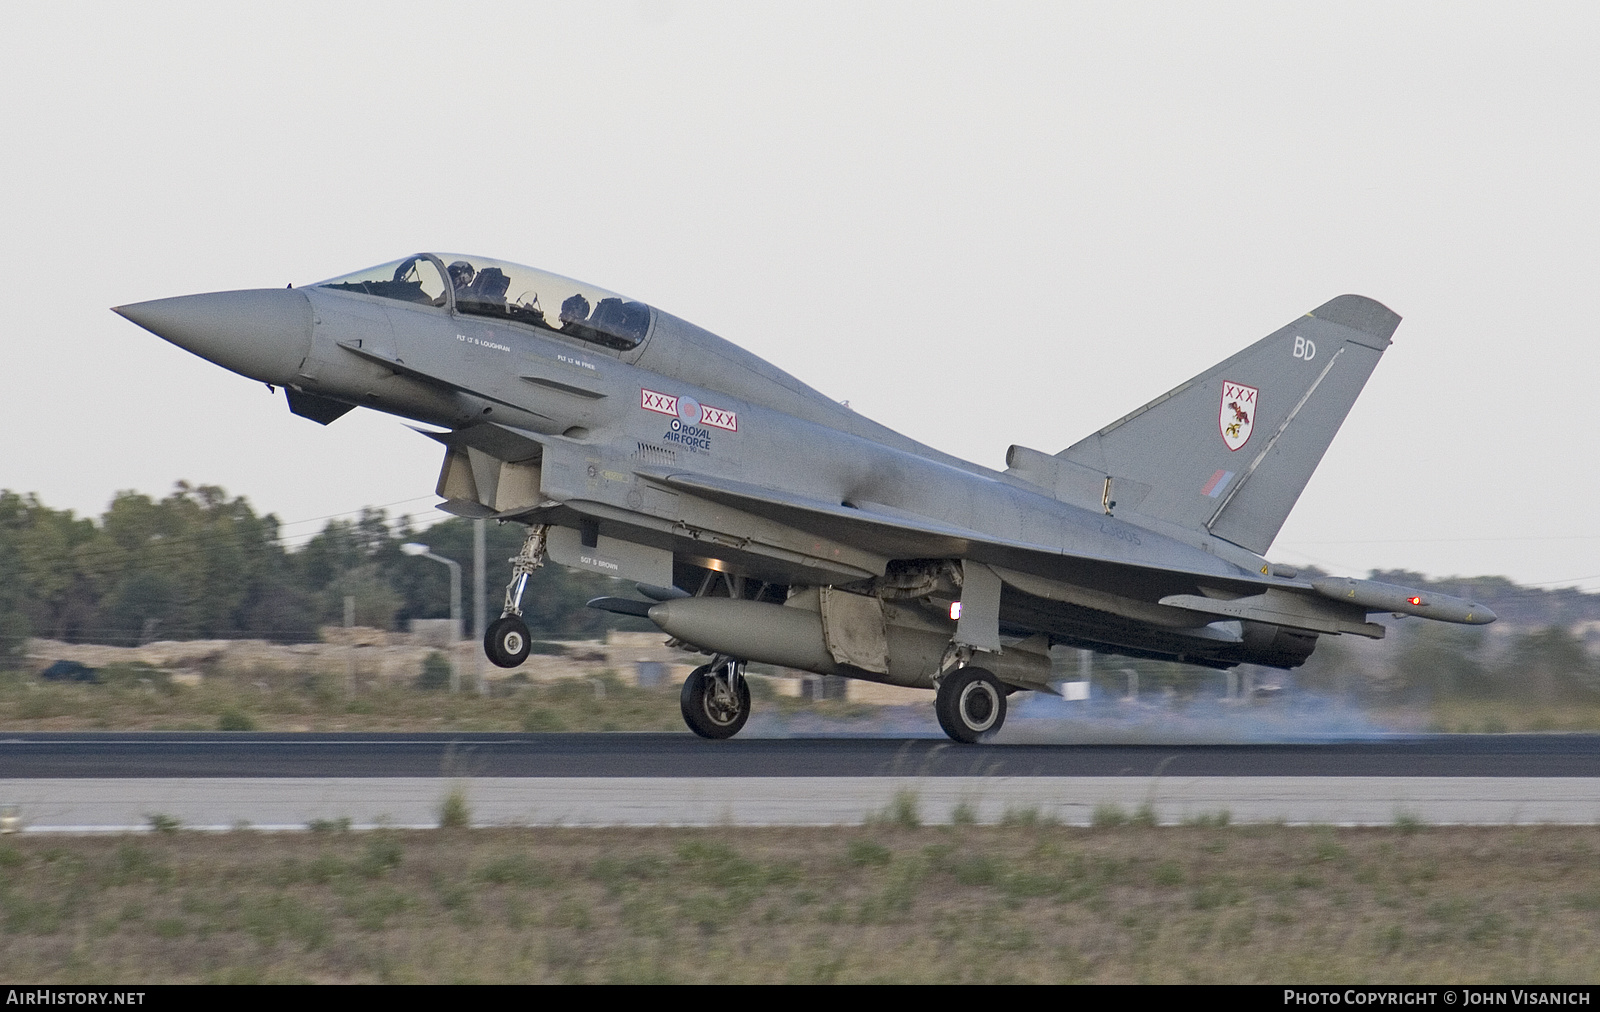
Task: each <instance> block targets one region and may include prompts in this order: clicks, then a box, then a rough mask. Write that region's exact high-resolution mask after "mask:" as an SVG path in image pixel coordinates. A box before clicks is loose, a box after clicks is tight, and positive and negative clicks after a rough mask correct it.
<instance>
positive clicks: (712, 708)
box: [678, 664, 750, 740]
mask: <svg viewBox="0 0 1600 1012" xmlns="http://www.w3.org/2000/svg"><path fill="white" fill-rule="evenodd" d="M716 689H717V679H715V678H712V677H711V665H709V664H707V665H704V666H702V667H698V668H695V669H694V670H693V671H691V672H689V677H688V678H686V679H684V682H683V692H682V693H681V694H680V695H679V696H678V705H679V707H680V708H681V709H682V710H683V722H684V723H685V724H688V725H689V730H691V731H693V732H694V733H695V734H698V735H699V736H700V737H702V738H712V739H719V740H720V739H722V738H732V737H733V736H734V735H736V734H738V733H739V729H740V728H742V727H744V722H745V721H747V720H749V719H750V686H749V685H747V684H745V680H744V679H743V678H740V679H739V680H738V681H737V683H736V684H735V688H734V693H733V698H732V699H728V698H726V697H725V696H718V694H717V692H716Z"/></svg>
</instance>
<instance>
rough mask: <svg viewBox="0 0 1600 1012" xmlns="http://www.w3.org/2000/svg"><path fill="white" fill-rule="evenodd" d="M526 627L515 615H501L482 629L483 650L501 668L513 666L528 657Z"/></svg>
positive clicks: (529, 642) (528, 645)
mask: <svg viewBox="0 0 1600 1012" xmlns="http://www.w3.org/2000/svg"><path fill="white" fill-rule="evenodd" d="M532 645H533V643H532V641H531V640H530V639H529V638H528V627H527V625H525V624H524V623H523V621H522V619H520V618H518V617H517V616H515V615H502V616H500V617H499V618H497V619H495V620H494V621H493V622H490V623H489V628H487V629H485V630H484V631H483V652H484V653H485V654H487V655H488V656H489V660H491V661H493V662H494V663H495V664H497V665H499V666H500V667H502V668H514V667H516V666H517V665H518V664H521V663H522V662H523V661H525V660H527V659H528V648H529V647H530V646H532Z"/></svg>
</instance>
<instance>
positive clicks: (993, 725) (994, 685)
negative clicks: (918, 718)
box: [933, 668, 1006, 745]
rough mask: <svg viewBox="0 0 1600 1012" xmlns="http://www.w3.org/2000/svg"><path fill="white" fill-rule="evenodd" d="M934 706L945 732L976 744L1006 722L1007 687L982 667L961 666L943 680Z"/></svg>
mask: <svg viewBox="0 0 1600 1012" xmlns="http://www.w3.org/2000/svg"><path fill="white" fill-rule="evenodd" d="M933 710H934V712H935V713H936V714H938V715H939V726H940V727H942V728H944V733H945V734H947V735H949V736H950V737H951V738H954V739H955V740H956V741H959V742H961V743H962V744H964V745H972V744H976V743H977V742H978V741H979V740H981V739H982V738H984V737H985V736H987V735H991V734H993V733H995V732H996V731H998V730H1000V725H1001V724H1004V723H1005V722H1006V687H1005V686H1004V685H1001V684H1000V680H999V679H997V678H995V677H994V676H993V675H991V674H990V673H989V672H987V671H985V670H983V669H982V668H961V669H960V670H958V671H952V672H951V673H950V674H949V675H947V676H946V677H945V679H944V681H942V682H940V683H939V692H938V695H936V696H935V697H934V700H933Z"/></svg>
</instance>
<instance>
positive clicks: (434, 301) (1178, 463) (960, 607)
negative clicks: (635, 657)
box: [116, 253, 1494, 742]
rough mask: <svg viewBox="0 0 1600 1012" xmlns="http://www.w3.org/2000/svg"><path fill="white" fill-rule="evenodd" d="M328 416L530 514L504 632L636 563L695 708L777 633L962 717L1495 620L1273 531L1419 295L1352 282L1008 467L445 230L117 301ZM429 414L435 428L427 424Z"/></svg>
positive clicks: (469, 502) (463, 507) (732, 688)
mask: <svg viewBox="0 0 1600 1012" xmlns="http://www.w3.org/2000/svg"><path fill="white" fill-rule="evenodd" d="M116 312H118V313H120V314H121V315H123V316H124V317H126V318H127V319H129V320H131V321H133V322H134V323H136V324H138V325H139V326H141V327H144V328H145V329H147V330H149V331H151V332H152V333H154V334H156V335H158V336H160V337H162V338H165V339H166V340H168V341H170V342H172V343H173V344H176V345H178V346H179V347H182V348H185V349H187V350H189V351H191V352H193V353H194V354H196V355H199V356H201V357H202V358H205V359H208V360H210V361H212V362H215V363H216V364H218V365H220V366H223V367H225V368H227V369H231V370H233V371H234V372H237V373H240V374H242V375H244V376H247V377H250V378H252V379H256V380H259V381H261V382H264V383H266V384H268V385H269V386H281V387H283V388H284V390H285V393H286V394H287V397H288V403H289V410H290V411H292V412H294V413H295V414H297V415H302V416H304V417H306V418H309V419H311V420H313V421H316V422H320V423H322V424H324V425H326V424H328V423H330V422H333V421H334V420H336V419H338V418H339V417H340V416H341V415H343V414H345V413H346V412H348V411H350V410H351V409H352V408H355V407H367V408H376V409H377V410H379V411H386V412H389V413H391V414H395V415H400V416H402V417H404V418H408V419H412V420H414V421H417V422H421V423H424V424H426V425H427V426H430V427H431V428H430V430H428V431H426V432H425V433H424V434H425V435H427V436H430V437H431V438H433V439H436V440H438V441H439V442H440V443H442V444H443V446H444V463H443V466H442V467H441V469H440V472H439V479H438V485H437V492H438V494H439V496H440V497H442V499H443V500H444V501H443V502H442V503H440V504H439V508H440V509H443V510H446V511H448V512H450V513H453V514H455V515H457V516H463V517H488V518H493V519H495V520H500V521H511V522H515V523H520V524H524V525H526V526H527V528H528V533H527V538H526V540H525V542H524V544H523V546H522V550H521V551H520V553H519V554H518V555H517V557H516V558H514V559H513V560H512V580H511V583H510V586H508V587H507V589H506V594H505V607H504V610H503V612H502V614H501V617H500V618H499V619H498V620H497V621H495V622H494V623H493V624H492V625H490V627H489V629H488V630H487V633H486V635H485V638H484V648H485V650H486V652H487V653H488V656H489V658H490V659H491V660H492V661H493V662H494V663H495V664H498V665H500V666H502V667H515V666H516V665H518V664H520V663H522V661H523V660H524V659H525V658H526V657H527V655H528V647H529V635H528V629H527V626H526V625H525V624H524V623H523V620H522V618H521V614H522V599H523V593H524V590H525V588H526V586H527V581H528V576H529V574H531V573H532V572H533V571H534V569H536V568H537V567H539V566H541V565H542V564H544V562H545V561H546V560H547V559H548V560H550V561H553V562H556V563H559V564H561V565H564V566H570V567H573V568H577V569H583V570H588V571H591V572H597V573H604V574H606V575H608V576H613V577H619V578H622V579H624V580H627V581H629V582H631V583H633V584H634V585H635V586H636V589H637V596H629V597H606V598H600V599H597V600H595V601H591V602H590V604H591V606H593V607H596V608H602V609H606V610H609V611H612V612H618V613H621V614H626V615H638V616H643V617H645V618H648V619H649V620H650V621H651V622H653V623H655V624H656V625H657V626H659V627H660V628H661V630H662V631H663V632H664V633H666V634H667V635H668V636H670V637H672V638H673V639H674V640H675V641H676V642H677V643H678V644H680V645H683V646H686V647H688V648H691V649H694V650H698V651H700V652H701V653H703V654H705V655H709V656H710V658H711V660H710V662H709V663H706V664H704V665H702V666H700V667H698V668H697V669H696V670H695V671H694V672H693V673H692V674H691V675H690V676H689V678H688V680H687V681H686V682H684V685H683V693H682V708H683V717H684V720H685V722H686V723H687V724H688V725H689V727H690V729H691V730H693V731H694V732H695V733H696V734H699V735H702V736H704V737H707V738H728V737H731V736H733V735H734V734H736V733H738V731H739V729H740V728H741V727H743V726H744V723H745V720H746V719H747V718H748V716H749V714H750V691H749V688H748V687H747V685H746V682H745V675H744V669H745V665H746V663H747V662H765V663H770V664H777V665H782V666H785V667H789V668H797V669H800V670H802V671H810V672H816V673H819V674H828V675H843V676H845V677H847V678H864V679H869V680H872V681H877V682H887V683H890V684H893V685H902V686H915V687H920V688H931V689H933V690H935V710H936V712H937V714H938V719H939V723H940V725H941V726H942V727H943V728H944V730H945V732H946V733H947V734H948V735H949V736H950V737H951V738H954V739H955V740H957V741H960V742H976V741H978V740H980V739H981V738H983V737H985V736H987V735H989V734H991V733H992V732H994V731H996V730H998V729H999V727H1000V725H1001V723H1002V722H1003V721H1004V720H1005V715H1006V697H1007V695H1009V694H1010V693H1011V692H1013V691H1014V690H1016V689H1032V690H1045V691H1049V689H1050V687H1051V684H1052V675H1051V667H1050V656H1049V651H1050V648H1051V647H1052V646H1054V645H1066V646H1068V647H1075V648H1079V649H1089V650H1095V651H1100V652H1103V653H1111V654H1123V655H1127V656H1130V657H1143V658H1158V659H1163V660H1171V661H1181V662H1183V663H1186V664H1199V665H1205V666H1208V667H1213V668H1228V667H1231V666H1233V665H1236V664H1262V665H1268V666H1271V667H1278V668H1293V667H1296V666H1298V665H1300V664H1302V663H1304V661H1305V660H1306V658H1307V657H1309V656H1311V652H1312V650H1314V649H1315V647H1316V645H1317V638H1318V637H1319V636H1340V635H1355V636H1368V637H1372V638H1374V639H1378V638H1381V637H1382V636H1383V634H1384V627H1383V626H1382V625H1379V624H1377V623H1374V622H1371V621H1369V620H1368V619H1369V616H1371V615H1372V614H1374V613H1394V614H1397V615H1414V616H1418V617H1421V618H1428V619H1435V620H1438V621H1443V622H1458V623H1466V624H1471V625H1477V624H1483V623H1487V622H1492V621H1494V615H1493V613H1492V612H1490V611H1489V609H1487V608H1485V607H1483V606H1482V605H1479V604H1475V603H1473V602H1470V601H1464V600H1460V599H1457V598H1451V597H1446V596H1444V595H1441V594H1434V593H1430V592H1424V591H1417V590H1411V589H1407V588H1403V587H1397V586H1392V585H1389V584H1384V583H1378V582H1374V581H1370V580H1355V579H1343V578H1331V577H1319V578H1315V579H1312V578H1308V577H1306V576H1302V575H1301V574H1300V573H1299V572H1297V571H1296V570H1295V569H1294V568H1292V567H1289V566H1283V565H1276V564H1273V563H1269V562H1268V561H1267V560H1266V559H1265V558H1264V557H1263V556H1264V553H1266V551H1267V550H1268V548H1269V547H1270V546H1271V544H1272V541H1273V539H1274V538H1275V537H1276V536H1277V534H1278V530H1279V529H1280V528H1281V527H1282V526H1283V522H1284V520H1285V518H1286V517H1287V516H1288V515H1289V510H1290V509H1291V508H1293V506H1294V504H1295V500H1296V499H1298V498H1299V496H1300V492H1301V490H1302V489H1303V488H1304V487H1305V485H1306V482H1307V481H1308V480H1309V479H1310V477H1311V473H1312V471H1313V470H1314V469H1315V468H1316V466H1317V463H1318V462H1319V461H1320V460H1321V459H1322V455H1323V453H1324V452H1325V451H1326V450H1327V448H1328V444H1329V443H1330V442H1331V441H1332V439H1333V436H1334V433H1336V432H1337V431H1338V429H1339V426H1340V425H1341V424H1342V423H1343V421H1344V418H1345V415H1346V414H1347V413H1348V412H1349V410H1350V406H1351V405H1352V404H1353V403H1354V402H1355V399H1356V396H1357V395H1358V394H1359V393H1360V392H1361V388H1362V387H1363V386H1364V385H1365V383H1366V381H1367V377H1368V376H1369V375H1371V373H1372V370H1373V368H1374V367H1375V366H1377V364H1378V359H1379V358H1381V357H1382V356H1383V352H1384V349H1386V348H1387V347H1388V346H1389V343H1390V339H1391V337H1392V335H1393V334H1394V331H1395V328H1396V327H1397V326H1398V325H1399V322H1400V317H1398V316H1397V315H1395V314H1394V313H1393V312H1391V311H1390V310H1389V309H1387V308H1386V307H1384V306H1382V305H1380V304H1379V303H1377V302H1374V301H1373V300H1371V299H1367V298H1362V297H1361V296H1357V295H1342V296H1340V297H1338V298H1336V299H1334V300H1333V301H1331V302H1328V303H1327V304H1325V305H1322V306H1319V307H1318V308H1316V309H1314V310H1312V311H1311V312H1309V313H1307V314H1306V315H1305V316H1303V317H1301V318H1299V319H1297V320H1295V321H1294V322H1292V323H1290V324H1289V325H1288V326H1286V327H1284V328H1282V329H1281V330H1278V331H1276V332H1275V333H1273V334H1271V335H1269V336H1267V337H1265V338H1263V339H1261V340H1260V341H1257V342H1256V343H1254V344H1252V345H1250V346H1249V347H1247V348H1245V349H1244V350H1243V351H1240V352H1239V353H1238V354H1236V355H1233V356H1231V357H1229V358H1227V359H1224V360H1223V361H1222V362H1221V363H1219V364H1218V365H1216V366H1214V367H1212V368H1210V369H1207V370H1206V371H1205V372H1203V373H1201V374H1200V375H1198V376H1196V377H1194V378H1193V379H1191V380H1189V381H1188V382H1186V383H1183V384H1181V385H1179V386H1178V387H1176V388H1174V389H1172V390H1170V391H1168V392H1167V393H1164V394H1162V395H1161V396H1159V397H1157V398H1156V399H1154V400H1152V401H1151V402H1150V403H1148V404H1146V405H1145V406H1144V407H1142V408H1139V409H1138V410H1136V411H1134V412H1132V413H1130V414H1128V415H1126V416H1124V417H1122V418H1119V419H1117V420H1116V421H1114V422H1112V423H1111V424H1110V425H1107V426H1106V427H1105V428H1103V429H1100V430H1099V431H1098V432H1094V433H1091V434H1090V435H1088V436H1086V437H1085V438H1083V439H1081V440H1079V441H1078V442H1076V443H1074V444H1073V445H1071V446H1069V447H1067V448H1066V449H1064V450H1061V451H1060V452H1057V453H1047V452H1043V451H1040V450H1032V449H1029V448H1027V447H1025V446H1012V447H1011V448H1010V449H1009V450H1008V451H1007V453H1006V465H1007V467H1006V470H1004V471H994V470H990V469H988V468H984V467H980V466H978V465H976V464H971V463H968V462H966V461H964V460H960V459H958V458H956V457H952V456H950V455H948V454H945V453H941V452H939V451H938V450H935V449H933V448H931V447H928V446H924V445H923V444H921V443H918V442H916V441H915V440H912V439H908V438H906V437H905V436H902V435H900V434H899V433H897V432H894V431H892V430H890V429H888V428H885V427H884V426H882V425H878V424H877V423H875V422H872V421H870V420H868V419H866V418H864V417H862V416H861V415H859V414H857V413H856V412H854V411H852V410H850V409H849V408H848V407H846V406H844V405H842V404H839V403H836V402H834V401H833V400H831V399H829V398H828V397H825V396H823V395H822V394H821V393H818V392H817V391H816V390H813V389H811V388H810V387H808V386H806V385H805V384H804V383H802V382H800V381H799V380H797V379H795V378H794V377H792V376H790V375H788V374H787V373H785V372H783V371H782V370H780V369H777V368H775V367H774V366H772V365H770V364H769V363H767V362H765V361H763V360H762V359H760V358H757V357H756V356H754V355H752V354H750V353H749V352H746V351H744V350H743V349H741V348H739V347H737V346H736V345H733V344H731V343H729V342H728V341H725V340H723V339H722V338H720V337H717V336H716V335H714V334H711V333H708V332H706V331H705V330H702V329H700V328H699V327H696V326H694V325H693V324H691V323H688V322H687V321H685V320H680V319H678V318H677V317H674V316H672V315H671V314H668V313H665V312H662V311H661V310H659V309H656V308H654V307H652V306H648V305H645V304H644V303H642V302H635V301H633V300H630V299H627V298H624V297H622V296H619V295H616V294H614V293H612V292H608V291H604V290H602V289H599V288H596V287H594V286H592V285H588V284H584V283H582V282H578V281H572V280H569V279H567V278H564V277H559V276H557V275H554V274H549V273H546V272H544V271H539V270H534V269H531V268H528V267H521V266H518V265H516V264H511V263H504V262H501V261H498V260H489V259H485V258H483V257H476V256H458V255H454V254H432V253H423V254H418V255H416V256H410V257H406V258H405V259H403V260H398V261H396V262H394V263H388V264H383V265H381V266H378V267H374V268H371V269H370V270H364V271H359V272H357V273H355V274H350V275H347V276H345V277H339V278H334V279H332V280H329V281H323V282H320V283H318V284H315V285H311V286H309V287H303V288H288V289H260V290H250V291H236V292H216V293H212V294H207V295H190V296H185V297H180V298H172V299H160V300H157V301H153V302H141V303H138V304H136V305H129V306H122V307H120V308H118V309H117V310H116ZM419 431H422V430H419Z"/></svg>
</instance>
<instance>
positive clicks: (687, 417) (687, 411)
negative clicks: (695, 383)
mask: <svg viewBox="0 0 1600 1012" xmlns="http://www.w3.org/2000/svg"><path fill="white" fill-rule="evenodd" d="M678 420H679V421H681V422H683V424H685V425H699V424H700V402H699V401H697V400H695V399H694V398H693V397H682V396H680V397H679V398H678Z"/></svg>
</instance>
